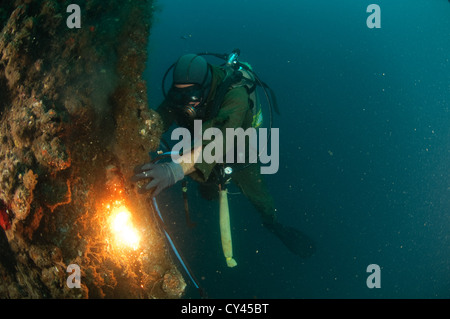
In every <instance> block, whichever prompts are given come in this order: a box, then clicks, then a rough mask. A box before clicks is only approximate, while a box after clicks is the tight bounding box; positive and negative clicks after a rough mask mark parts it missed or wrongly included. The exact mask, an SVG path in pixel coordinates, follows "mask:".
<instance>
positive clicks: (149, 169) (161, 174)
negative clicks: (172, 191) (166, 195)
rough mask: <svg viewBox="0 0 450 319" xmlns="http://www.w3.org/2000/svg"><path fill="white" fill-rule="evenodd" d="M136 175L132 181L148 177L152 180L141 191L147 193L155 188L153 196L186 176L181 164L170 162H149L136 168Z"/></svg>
mask: <svg viewBox="0 0 450 319" xmlns="http://www.w3.org/2000/svg"><path fill="white" fill-rule="evenodd" d="M134 173H135V175H134V176H133V177H132V178H131V181H132V182H138V181H141V180H144V179H147V178H151V181H150V182H149V183H148V184H147V185H145V186H144V187H142V188H140V189H139V192H140V193H145V192H148V191H150V190H151V189H154V191H153V192H152V194H151V196H152V197H156V196H158V194H159V193H161V191H162V190H163V189H166V188H168V187H170V186H172V185H174V184H175V183H176V182H178V181H181V180H182V179H183V178H184V172H183V168H182V167H181V165H180V164H178V163H174V162H169V163H158V164H155V163H147V164H144V165H141V166H138V167H136V168H135V169H134Z"/></svg>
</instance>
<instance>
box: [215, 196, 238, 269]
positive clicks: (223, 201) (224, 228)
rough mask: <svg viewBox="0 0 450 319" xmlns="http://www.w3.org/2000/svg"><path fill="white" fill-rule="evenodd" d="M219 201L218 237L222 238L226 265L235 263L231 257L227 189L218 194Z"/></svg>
mask: <svg viewBox="0 0 450 319" xmlns="http://www.w3.org/2000/svg"><path fill="white" fill-rule="evenodd" d="M219 201H220V237H221V239H222V249H223V254H224V256H225V259H226V261H227V265H228V267H234V266H236V265H237V262H236V260H234V259H233V243H232V241H231V228H230V211H229V209H228V193H227V190H221V191H220V194H219Z"/></svg>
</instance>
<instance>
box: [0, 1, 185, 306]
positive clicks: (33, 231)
mask: <svg viewBox="0 0 450 319" xmlns="http://www.w3.org/2000/svg"><path fill="white" fill-rule="evenodd" d="M77 3H78V4H79V5H80V7H81V28H79V29H77V28H74V29H69V28H68V27H67V25H66V19H67V17H68V16H69V15H70V13H67V12H66V8H67V6H68V5H69V4H70V1H54V0H40V1H39V0H33V1H30V0H17V1H2V8H1V9H0V30H1V35H0V141H1V149H0V212H1V214H0V221H1V223H0V224H1V226H2V227H0V297H1V298H179V297H181V296H182V294H183V293H184V289H185V286H186V284H185V282H184V280H183V278H182V276H181V275H180V273H179V271H178V270H177V268H176V267H175V266H174V264H173V263H172V261H171V258H170V254H169V252H168V248H167V247H166V245H165V241H164V239H163V237H162V234H161V232H160V230H159V228H158V226H157V224H156V222H155V220H154V219H153V207H152V205H151V202H150V201H149V200H148V199H146V198H145V197H144V196H142V195H138V194H137V191H136V188H135V186H134V185H133V184H131V183H130V182H129V177H130V176H131V175H132V170H133V167H134V166H135V165H137V164H139V163H142V162H144V161H146V160H148V152H149V151H151V150H155V149H156V148H157V147H158V144H159V136H160V134H161V124H160V121H159V117H158V115H157V114H156V113H155V112H153V111H152V110H151V109H149V108H148V105H147V97H146V93H147V89H146V83H145V81H144V80H143V79H142V78H141V74H142V72H143V70H144V67H145V61H146V56H147V52H146V47H147V41H148V38H149V32H150V27H151V18H152V13H153V6H152V1H150V0H147V1H144V0H142V1H118V0H108V1H101V0H85V1H78V2H77ZM119 206H120V207H126V208H127V209H128V211H129V212H130V213H131V221H132V223H133V225H134V227H135V230H136V232H137V233H138V236H139V245H138V247H137V248H136V247H134V248H130V247H125V246H120V244H118V242H117V241H116V240H114V237H115V236H116V235H115V231H114V229H113V228H112V226H111V225H112V222H111V218H113V215H114V211H115V210H116V209H117V208H118V207H119ZM69 265H76V266H78V267H79V269H80V271H81V278H80V281H79V283H80V288H77V287H74V288H69V286H68V284H67V278H68V277H69V276H70V275H71V274H72V273H70V272H67V268H68V266H69ZM75 282H77V281H76V280H75V281H73V280H72V279H71V283H75Z"/></svg>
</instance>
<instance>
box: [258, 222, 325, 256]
mask: <svg viewBox="0 0 450 319" xmlns="http://www.w3.org/2000/svg"><path fill="white" fill-rule="evenodd" d="M264 226H265V227H266V228H267V229H268V230H269V231H270V232H272V233H273V234H274V235H275V236H277V237H278V238H279V239H280V240H281V242H282V243H283V244H284V245H285V246H286V247H287V248H288V249H289V250H290V251H291V252H292V253H294V254H296V255H298V256H300V257H302V258H308V257H311V256H312V255H313V254H314V252H315V251H316V247H315V244H314V241H313V240H312V239H311V238H309V237H308V236H306V235H305V234H303V233H302V232H301V231H299V230H298V229H295V228H293V227H290V226H284V225H282V224H280V223H279V222H276V221H275V222H273V223H264Z"/></svg>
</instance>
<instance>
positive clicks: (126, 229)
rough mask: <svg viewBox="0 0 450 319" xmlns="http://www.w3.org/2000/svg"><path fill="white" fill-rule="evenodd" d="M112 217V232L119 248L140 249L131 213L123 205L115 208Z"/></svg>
mask: <svg viewBox="0 0 450 319" xmlns="http://www.w3.org/2000/svg"><path fill="white" fill-rule="evenodd" d="M111 213H112V215H111V230H112V232H113V233H114V236H115V241H116V243H117V244H118V245H119V246H122V247H128V248H131V249H133V250H136V249H138V247H139V241H140V238H139V235H138V232H137V231H136V229H135V228H134V226H133V223H132V222H131V213H130V211H129V210H128V209H127V208H126V207H125V206H123V205H121V206H117V207H114V208H113V209H112V212H111Z"/></svg>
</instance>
